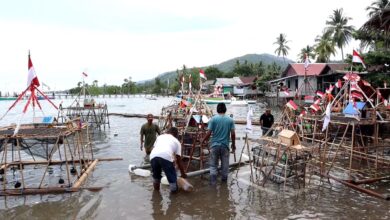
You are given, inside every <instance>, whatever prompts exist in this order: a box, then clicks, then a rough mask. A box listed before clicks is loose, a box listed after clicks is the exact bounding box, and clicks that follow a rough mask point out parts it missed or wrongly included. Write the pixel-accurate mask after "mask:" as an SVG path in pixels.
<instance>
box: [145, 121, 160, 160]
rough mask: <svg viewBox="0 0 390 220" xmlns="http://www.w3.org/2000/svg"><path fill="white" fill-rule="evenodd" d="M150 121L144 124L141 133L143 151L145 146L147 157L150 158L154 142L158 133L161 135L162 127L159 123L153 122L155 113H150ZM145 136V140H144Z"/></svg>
mask: <svg viewBox="0 0 390 220" xmlns="http://www.w3.org/2000/svg"><path fill="white" fill-rule="evenodd" d="M147 120H148V122H147V123H145V124H144V125H142V127H141V131H140V135H141V151H142V150H143V148H144V147H145V152H146V158H149V155H150V152H152V148H153V144H154V142H155V141H156V138H157V134H159V135H160V133H161V132H160V128H159V127H158V125H156V124H154V123H153V115H152V114H148V116H147ZM144 136H145V142H144Z"/></svg>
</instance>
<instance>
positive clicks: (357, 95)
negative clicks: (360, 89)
mask: <svg viewBox="0 0 390 220" xmlns="http://www.w3.org/2000/svg"><path fill="white" fill-rule="evenodd" d="M351 96H352V98H357V99H360V100H363V95H362V94H360V93H357V92H352V93H351Z"/></svg>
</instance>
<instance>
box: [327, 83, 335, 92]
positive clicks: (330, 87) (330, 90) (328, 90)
mask: <svg viewBox="0 0 390 220" xmlns="http://www.w3.org/2000/svg"><path fill="white" fill-rule="evenodd" d="M333 88H334V86H332V85H330V86H329V88H328V89H327V90H326V93H328V94H330V93H332V91H333Z"/></svg>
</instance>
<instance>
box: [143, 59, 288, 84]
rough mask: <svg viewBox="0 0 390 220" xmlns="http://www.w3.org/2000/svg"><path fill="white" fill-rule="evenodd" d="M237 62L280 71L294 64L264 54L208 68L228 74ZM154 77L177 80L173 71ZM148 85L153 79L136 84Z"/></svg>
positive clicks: (162, 79) (228, 61)
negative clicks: (258, 64)
mask: <svg viewBox="0 0 390 220" xmlns="http://www.w3.org/2000/svg"><path fill="white" fill-rule="evenodd" d="M237 61H239V63H240V64H244V63H245V62H247V63H248V64H250V63H253V64H257V63H259V62H262V63H263V65H271V64H272V63H274V62H275V63H276V64H277V65H279V66H281V67H282V69H284V68H285V67H286V66H287V65H288V64H289V63H293V62H294V61H292V60H289V59H285V61H284V60H283V58H282V57H277V56H274V55H271V54H266V53H264V54H247V55H244V56H241V57H236V58H233V59H230V60H227V61H224V62H222V63H220V64H214V65H210V66H212V67H216V68H217V69H219V70H220V71H222V72H225V73H228V72H231V71H233V69H234V67H235V65H236V64H237ZM184 65H185V64H184ZM182 67H183V66H178V69H180V70H181V69H182ZM207 67H208V66H206V67H198V68H203V69H205V68H207ZM156 77H158V78H159V79H160V80H161V81H162V82H167V81H168V79H169V81H170V82H173V81H174V80H176V78H177V73H176V70H174V71H170V72H165V73H162V74H160V75H158V76H156ZM149 83H154V79H150V80H144V81H140V82H137V84H149Z"/></svg>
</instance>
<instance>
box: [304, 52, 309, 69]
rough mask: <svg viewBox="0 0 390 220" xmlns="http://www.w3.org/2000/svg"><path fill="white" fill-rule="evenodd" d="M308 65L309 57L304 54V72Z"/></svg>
mask: <svg viewBox="0 0 390 220" xmlns="http://www.w3.org/2000/svg"><path fill="white" fill-rule="evenodd" d="M309 64H310V60H309V57H308V56H307V53H305V64H304V67H305V70H307V68H308V67H309Z"/></svg>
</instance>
